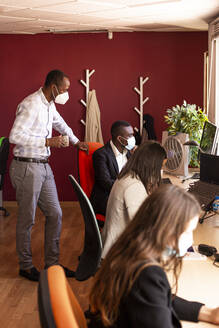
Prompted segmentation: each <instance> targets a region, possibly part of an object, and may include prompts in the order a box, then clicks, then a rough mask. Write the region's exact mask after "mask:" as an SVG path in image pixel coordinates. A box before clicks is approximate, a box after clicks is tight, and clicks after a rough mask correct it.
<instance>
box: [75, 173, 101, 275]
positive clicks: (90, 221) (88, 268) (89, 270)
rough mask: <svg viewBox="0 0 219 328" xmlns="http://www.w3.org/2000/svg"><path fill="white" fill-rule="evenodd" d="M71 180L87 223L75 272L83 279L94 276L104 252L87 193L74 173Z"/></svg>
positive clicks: (85, 223)
mask: <svg viewBox="0 0 219 328" xmlns="http://www.w3.org/2000/svg"><path fill="white" fill-rule="evenodd" d="M69 180H70V182H71V184H72V187H73V189H74V191H75V193H76V195H77V197H78V200H79V203H80V207H81V211H82V214H83V219H84V225H85V236H84V248H83V252H82V253H81V254H80V257H79V264H78V267H77V269H76V272H75V278H76V279H77V280H79V281H83V280H87V279H88V278H90V277H91V276H93V275H94V274H95V273H96V271H97V269H98V266H99V264H100V260H101V253H102V239H101V236H100V231H99V227H98V224H97V220H96V216H95V213H94V210H93V208H92V205H91V203H90V201H89V199H88V197H87V195H86V194H85V192H84V191H83V189H82V188H81V186H80V185H79V183H78V182H77V181H76V180H75V178H74V177H73V176H72V175H69Z"/></svg>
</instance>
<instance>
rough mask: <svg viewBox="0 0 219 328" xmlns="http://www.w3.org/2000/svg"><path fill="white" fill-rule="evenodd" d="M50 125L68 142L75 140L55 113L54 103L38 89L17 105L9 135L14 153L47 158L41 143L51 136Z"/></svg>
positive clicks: (45, 149) (43, 144)
mask: <svg viewBox="0 0 219 328" xmlns="http://www.w3.org/2000/svg"><path fill="white" fill-rule="evenodd" d="M53 128H54V129H55V130H56V131H58V132H59V133H60V134H62V135H68V136H69V140H70V142H71V143H73V144H76V143H77V142H78V141H79V139H78V138H77V137H76V136H75V135H74V134H73V132H72V129H71V128H70V127H69V126H68V125H67V124H66V123H65V121H64V120H63V118H62V117H61V116H60V114H59V113H58V112H57V110H56V107H55V104H54V102H53V101H51V102H50V103H49V102H48V101H47V99H46V98H45V96H44V94H43V92H42V88H40V89H39V90H38V91H36V92H34V93H33V94H31V95H29V96H28V97H26V98H25V99H24V100H23V101H22V102H21V103H20V104H19V105H18V108H17V111H16V119H15V121H14V125H13V127H12V129H11V132H10V136H9V141H10V143H12V144H15V147H14V149H13V153H14V156H20V157H30V158H45V157H48V156H49V155H50V147H46V146H45V138H51V137H52V129H53Z"/></svg>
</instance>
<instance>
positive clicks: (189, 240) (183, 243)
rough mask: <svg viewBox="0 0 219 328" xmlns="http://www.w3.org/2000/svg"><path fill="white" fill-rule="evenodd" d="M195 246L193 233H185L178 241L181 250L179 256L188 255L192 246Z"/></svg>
mask: <svg viewBox="0 0 219 328" xmlns="http://www.w3.org/2000/svg"><path fill="white" fill-rule="evenodd" d="M192 244H193V233H192V232H190V233H187V232H184V233H183V234H182V235H181V236H180V237H179V241H178V248H179V253H178V255H179V256H180V257H181V256H184V255H185V254H186V253H187V250H188V248H189V247H190V246H192Z"/></svg>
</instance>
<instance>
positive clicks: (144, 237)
mask: <svg viewBox="0 0 219 328" xmlns="http://www.w3.org/2000/svg"><path fill="white" fill-rule="evenodd" d="M200 211H201V210H200V206H199V203H198V202H197V200H196V199H195V198H194V196H193V195H192V194H190V193H188V192H186V191H185V190H183V189H182V188H180V187H177V186H174V185H162V186H161V187H159V188H157V189H156V190H155V191H154V192H153V193H152V194H151V195H150V196H148V197H147V198H146V200H145V201H144V203H143V204H142V206H141V207H140V209H139V210H138V212H137V214H136V215H135V217H134V219H133V220H132V221H131V222H130V224H129V225H128V226H127V228H126V229H125V231H124V232H123V233H122V235H121V236H120V237H119V239H118V240H117V242H116V243H115V244H114V245H113V246H112V248H111V249H110V251H109V253H108V254H107V256H106V258H105V259H104V260H103V263H102V265H101V267H100V269H99V271H98V272H97V274H96V276H95V278H94V284H93V287H92V290H91V293H90V304H91V311H92V312H93V313H95V314H96V315H98V316H99V317H100V319H101V321H102V322H103V324H104V326H106V327H107V326H110V325H112V324H113V323H114V322H115V321H116V319H117V317H118V313H119V305H120V302H121V300H122V298H124V297H125V296H126V295H127V293H128V292H129V291H130V289H131V287H132V285H133V283H134V281H135V280H136V278H137V277H138V275H139V274H140V272H141V271H142V270H143V269H144V268H145V267H146V266H148V265H153V264H156V265H160V266H161V267H163V268H164V269H165V270H166V271H168V270H169V269H170V268H171V269H173V272H174V276H175V284H176V288H177V280H178V275H179V272H180V270H181V258H179V257H177V256H176V255H175V254H174V253H173V254H172V255H171V256H170V257H169V258H168V260H164V257H163V252H164V251H165V249H166V247H167V246H170V241H171V244H172V247H173V248H174V250H175V251H176V254H177V253H178V252H179V249H178V239H179V237H180V235H181V234H182V233H183V232H184V231H185V229H186V226H187V225H188V223H189V222H190V220H191V219H192V218H193V217H195V216H196V215H199V214H200Z"/></svg>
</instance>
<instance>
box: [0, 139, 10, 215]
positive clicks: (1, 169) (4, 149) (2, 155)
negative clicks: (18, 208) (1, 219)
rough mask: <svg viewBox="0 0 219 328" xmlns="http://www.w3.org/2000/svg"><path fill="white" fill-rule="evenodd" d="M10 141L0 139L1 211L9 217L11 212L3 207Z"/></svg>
mask: <svg viewBox="0 0 219 328" xmlns="http://www.w3.org/2000/svg"><path fill="white" fill-rule="evenodd" d="M9 147H10V144H9V139H8V138H5V137H1V138H0V211H3V213H4V215H5V216H8V215H9V212H8V211H7V210H6V209H5V208H4V207H3V206H2V205H3V199H2V198H3V197H2V193H3V185H4V177H5V173H6V169H7V160H8V154H9Z"/></svg>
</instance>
